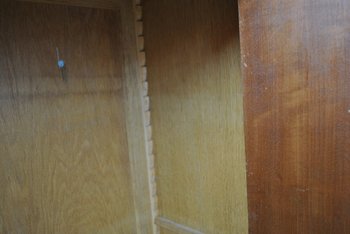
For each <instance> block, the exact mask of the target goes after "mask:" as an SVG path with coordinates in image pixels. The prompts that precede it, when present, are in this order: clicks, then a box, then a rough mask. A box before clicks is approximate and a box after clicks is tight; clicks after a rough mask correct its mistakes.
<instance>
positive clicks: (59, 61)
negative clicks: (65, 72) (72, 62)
mask: <svg viewBox="0 0 350 234" xmlns="http://www.w3.org/2000/svg"><path fill="white" fill-rule="evenodd" d="M57 65H58V67H59V68H60V69H62V68H64V65H65V64H64V60H58V63H57Z"/></svg>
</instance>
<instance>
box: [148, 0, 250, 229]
mask: <svg viewBox="0 0 350 234" xmlns="http://www.w3.org/2000/svg"><path fill="white" fill-rule="evenodd" d="M237 13H238V10H237V2H236V1H233V0H177V1H169V0H147V1H145V2H144V27H145V29H144V30H145V31H144V33H145V48H146V52H147V67H148V79H149V89H150V97H151V113H152V123H153V124H152V126H153V133H154V150H155V160H156V161H155V163H156V165H155V166H156V181H157V190H158V199H159V214H160V216H162V217H165V218H167V219H169V220H172V221H174V222H176V223H179V224H182V225H185V226H188V227H191V228H194V229H196V230H199V231H202V232H204V233H237V234H242V233H247V226H248V224H247V202H246V199H247V198H246V175H245V152H244V151H245V149H244V148H245V147H244V130H243V100H242V92H243V89H242V79H241V74H240V49H239V46H240V45H239V30H238V15H237Z"/></svg>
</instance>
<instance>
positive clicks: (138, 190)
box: [120, 0, 155, 234]
mask: <svg viewBox="0 0 350 234" xmlns="http://www.w3.org/2000/svg"><path fill="white" fill-rule="evenodd" d="M135 7H136V6H135V2H134V1H130V0H122V1H121V5H120V9H121V11H120V13H121V19H122V31H123V34H122V42H123V52H124V53H123V54H124V73H123V75H124V80H125V82H124V83H125V85H124V90H125V102H126V105H125V113H126V127H127V135H128V147H129V157H130V166H131V172H132V173H131V174H132V184H133V189H134V204H135V214H136V229H137V233H138V234H140V233H145V234H149V233H154V232H155V230H154V229H153V225H154V219H153V216H152V203H151V191H150V187H149V173H150V172H149V170H148V169H149V167H148V160H147V152H146V149H147V145H146V141H147V140H146V139H145V138H146V134H145V121H144V109H143V105H142V101H143V100H144V90H143V81H144V80H145V79H146V74H147V70H146V68H144V67H143V68H141V67H140V65H139V63H138V48H137V36H138V35H139V34H136V33H135V32H136V25H135V12H134V11H135Z"/></svg>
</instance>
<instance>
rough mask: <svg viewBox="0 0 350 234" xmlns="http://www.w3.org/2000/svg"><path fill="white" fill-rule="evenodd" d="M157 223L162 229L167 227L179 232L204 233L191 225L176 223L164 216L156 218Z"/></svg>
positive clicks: (186, 233)
mask: <svg viewBox="0 0 350 234" xmlns="http://www.w3.org/2000/svg"><path fill="white" fill-rule="evenodd" d="M155 223H156V224H157V225H158V226H159V227H160V228H161V230H162V229H166V230H168V231H171V232H175V233H178V234H203V232H200V231H198V230H195V229H193V228H191V227H187V226H184V225H182V224H179V223H176V222H174V221H172V220H169V219H166V218H163V217H157V218H156V219H155Z"/></svg>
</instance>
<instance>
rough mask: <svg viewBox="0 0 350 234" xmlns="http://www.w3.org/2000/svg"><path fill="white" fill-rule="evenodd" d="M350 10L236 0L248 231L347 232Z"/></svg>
mask: <svg viewBox="0 0 350 234" xmlns="http://www.w3.org/2000/svg"><path fill="white" fill-rule="evenodd" d="M349 12H350V2H349V1H346V0H286V1H271V0H259V1H258V0H256V1H255V0H248V1H240V17H241V18H240V22H241V44H242V67H243V73H244V80H245V96H244V98H245V103H244V105H245V129H246V152H247V160H248V172H247V173H248V174H247V175H248V200H249V221H250V233H269V234H270V233H307V234H309V233H350V199H349V198H350V79H349V77H350V73H349V66H350V60H349V52H350V31H349V28H350V14H349Z"/></svg>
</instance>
